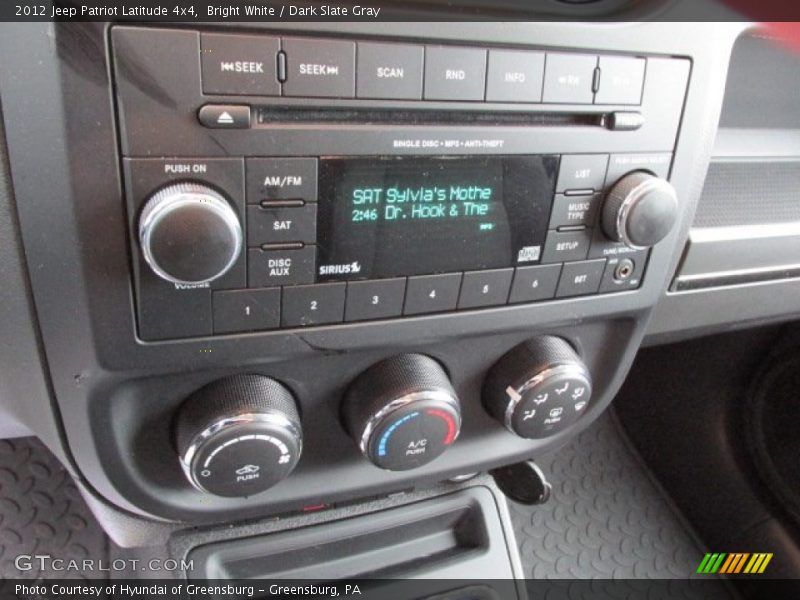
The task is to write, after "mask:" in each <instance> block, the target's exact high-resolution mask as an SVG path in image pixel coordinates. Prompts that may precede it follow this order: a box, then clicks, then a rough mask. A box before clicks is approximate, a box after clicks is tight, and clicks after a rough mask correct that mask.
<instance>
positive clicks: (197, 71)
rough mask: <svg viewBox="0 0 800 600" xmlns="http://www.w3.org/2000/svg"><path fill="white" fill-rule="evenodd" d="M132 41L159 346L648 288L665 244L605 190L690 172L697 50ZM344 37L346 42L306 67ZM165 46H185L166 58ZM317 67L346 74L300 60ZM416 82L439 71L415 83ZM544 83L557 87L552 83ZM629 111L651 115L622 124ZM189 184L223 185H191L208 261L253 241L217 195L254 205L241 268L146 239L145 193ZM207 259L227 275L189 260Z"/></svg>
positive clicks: (140, 264)
mask: <svg viewBox="0 0 800 600" xmlns="http://www.w3.org/2000/svg"><path fill="white" fill-rule="evenodd" d="M311 42H314V43H311ZM112 44H113V50H114V53H115V71H116V78H117V97H118V100H119V107H120V112H119V118H120V127H121V132H122V147H123V154H124V156H125V158H123V166H124V174H125V180H126V192H127V193H126V196H127V205H128V220H129V226H130V231H131V235H130V237H131V240H132V241H133V248H132V250H133V255H134V257H136V258H135V260H134V278H135V289H136V304H137V316H138V318H137V322H138V330H139V337H140V338H141V339H143V340H148V341H149V340H153V341H155V340H170V339H183V338H196V337H207V336H212V335H227V334H239V333H249V332H269V331H274V330H277V329H285V328H296V327H309V326H323V325H335V324H340V323H345V322H360V321H369V320H378V319H393V318H398V317H408V316H413V315H423V314H434V313H436V314H438V313H444V312H449V311H458V310H474V309H487V308H496V307H501V306H507V305H516V304H527V303H531V302H546V301H553V300H557V299H562V298H575V297H585V296H591V295H594V294H598V293H603V294H605V293H612V292H619V291H630V290H635V289H637V288H638V287H639V286H640V285H641V282H642V279H643V277H644V273H645V268H646V264H647V261H648V257H649V249H647V248H636V249H634V248H629V247H627V246H625V245H624V244H621V243H618V242H614V241H612V240H610V239H609V238H608V236H607V235H604V234H603V232H602V231H601V227H600V226H599V223H600V212H601V208H602V204H603V200H604V198H603V195H604V194H605V192H606V191H607V189H608V188H610V187H611V186H612V185H613V184H614V183H616V182H617V181H618V180H619V179H620V178H622V177H623V176H625V175H626V174H628V173H630V172H633V171H637V170H645V171H648V172H650V173H652V174H653V175H656V176H658V177H661V178H665V179H666V178H667V177H668V176H669V171H670V166H671V161H672V150H673V146H674V143H675V136H676V133H677V127H678V123H679V121H680V110H681V105H682V102H683V98H684V94H685V89H686V82H687V78H688V68H689V63H688V61H686V60H683V59H675V58H660V57H644V56H638V57H623V56H616V57H615V56H609V55H603V56H600V55H595V54H592V53H583V54H570V53H563V52H549V51H547V50H546V49H526V50H524V51H523V50H520V49H516V50H512V49H507V48H506V49H504V48H462V47H457V46H436V45H432V44H428V45H424V46H422V45H414V44H405V45H403V44H396V45H394V46H393V47H394V48H395V49H401V50H403V52H400V53H399V54H398V55H397V60H401V59H402V60H405V61H406V62H408V61H411V62H414V64H415V65H416V61H417V58H418V55H419V56H424V57H426V58H432V59H435V60H432V61H430V60H425V61H424V62H423V63H422V71H419V69H416V68H411V66H412V65H411V62H409V64H408V65H405V66H404V65H400V66H397V69H396V70H395V71H391V70H386V69H387V68H388V67H387V66H386V65H388V64H389V63H392V64H393V61H394V59H393V57H392V55H391V53H389V54H386V53H384V54H381V53H378V54H372V55H370V54H365V53H364V52H361V51H359V52H351V49H361V48H362V47H363V48H365V49H372V50H375V48H374V47H373V46H379V48H378V50H380V49H386V48H388V47H389V46H388V45H381V44H372V45H371V44H370V43H367V42H366V41H363V40H362V41H359V40H353V41H347V40H336V41H333V40H327V41H326V40H318V39H312V38H308V39H305V38H302V39H301V38H277V37H274V36H269V35H237V34H225V35H221V34H220V35H213V34H211V35H210V34H205V33H201V32H196V31H190V30H177V29H174V30H170V29H147V28H136V27H115V28H113V30H112ZM326 44H328V45H329V46H330V50H331V52H330V53H329V54H327V55H324V56H316V58H314V57H312V58H314V60H313V61H311V62H308V61H306V62H301V63H297V62H296V61H297V60H299V59H298V58H297V57H301V58H302V57H303V56H305V54H304V53H305V52H306V50H308V48H311V47H313V48H316V49H319V48H324V47H327V46H326ZM220 45H221V46H220ZM166 47H169V52H170V56H172V57H173V58H172V60H171V61H169V62H165V61H163V60H161V57H163V51H164V49H165V48H166ZM209 48H212V49H214V48H216V54H215V55H214V57H211V56H210V55H209V53H208V52H207V50H208V49H209ZM252 52H256V54H257V55H258V56H262V55H264V56H267V57H269V56H271V55H272V54H274V55H275V58H276V61H277V62H275V65H277V67H276V69H277V70H275V71H274V73H273V71H271V70H270V71H269V73H266V74H265V73H262V72H261V71H258V72H255V71H253V72H250V70H248V69H251V67H253V65H255V63H257V62H258V61H256V60H251V59H250V58H248V57H249V56H250V54H251V53H252ZM251 58H252V57H251ZM525 58H527V59H531V58H536V60H532V61H528V62H525V61H524V60H522V59H525ZM378 59H380V60H378ZM467 59H469V60H467ZM512 59H513V60H512ZM259 60H261V59H259ZM376 60H377V63H376ZM402 60H401V62H402ZM215 61H216V62H215ZM336 61H338V63H337V65H333V62H336ZM217 62H218V63H219V64H217ZM394 62H396V61H394ZM267 63H268V64H267ZM311 63H314V64H318V63H319V64H320V65H321V64H323V63H325V64H326V65H327V66H328V67H331V69H330V73H328V72H323V70H321V69H317V70H316V71H314V70H313V69H312V70H311V71H307V72H304V73H300V72H299V71H298V72H297V73H295V70H296V69H300V67H301V66H302V65H304V64H305V65H306V66H307V65H308V64H311ZM328 63H331V64H330V65H328ZM339 63H341V64H339ZM373 63H375V64H373ZM230 65H233V67H230ZM237 65H243V66H241V69H239V70H237ZM264 65H266V66H269V67H270V68H271V67H272V62H271V61H269V60H268V61H266V62H265V63H264ZM281 65H283V67H282V66H281ZM293 65H294V66H293ZM476 65H477V66H476ZM481 65H482V66H481ZM134 66H135V67H136V68H135V69H134V68H133V67H134ZM337 66H338V68H336V69H334V68H333V67H337ZM523 66H524V69H523V68H522V67H523ZM245 67H247V68H246V69H245ZM262 67H263V65H262ZM295 67H296V69H295ZM456 67H458V68H456ZM473 67H474V68H473ZM478 67H480V68H478ZM518 67H519V68H518ZM231 68H232V69H233V70H231ZM253 68H255V67H253ZM326 68H327V67H326ZM226 69H227V70H226ZM242 69H244V70H242ZM379 69H383V70H382V71H380V73H383V74H384V75H386V74H390V73H392V72H393V73H394V76H395V77H401V79H403V78H405V79H403V81H401V82H400V83H402V84H403V85H402V86H401V87H403V89H404V90H406V91H404V92H403V93H402V94H400V93H399V92H398V94H400V95H397V94H395V92H396V91H397V90H398V89H400V88H398V87H397V86H396V85H389V84H387V82H386V81H382V82H380V83H381V84H380V85H377V87H376V86H375V85H372V84H370V83H369V82H370V81H371V80H370V79H369V78H370V77H371V76H372V75H376V74H377V73H378V72H379ZM217 71H219V72H217ZM223 71H224V73H223ZM372 71H375V73H373V72H372ZM418 71H419V72H418ZM440 71H441V72H440ZM462 71H463V72H464V77H465V78H467V79H469V81H467V79H465V80H464V81H467V83H469V82H470V81H472V82H473V83H472V84H470V85H467V84H466V83H465V84H464V85H456V83H454V82H450V84H449V85H448V86H446V87H447V89H448V90H449V92H448V93H447V94H444V93H442V94H439V93H437V92H436V91H435V90H436V89H438V88H437V85H439V83H442V82H445V83H446V81H447V73H448V72H452V73H456V72H458V73H461V72H462ZM629 71H630V72H629ZM141 72H147V73H148V78H149V79H148V81H149V83H148V84H147V85H145V84H143V82H142V81H140V80H139V76H138V73H141ZM293 73H294V75H293ZM476 73H477V74H480V73H483V74H484V75H483V76H481V77H478V75H477V74H476ZM486 73H488V78H487V77H486ZM626 73H627V74H626ZM437 74H438V75H437ZM503 74H505V75H508V77H505V76H504V75H503ZM514 74H516V78H515V77H513V76H512V75H514ZM178 75H180V76H178ZM629 75H631V76H630V77H629ZM295 76H296V77H295ZM411 76H413V78H415V80H416V78H417V77H419V78H420V82H419V86H417V85H416V84H415V85H414V86H413V87H414V91H413V94H412V93H411V92H410V91H409V90H410V89H411V87H412V86H411V83H412V82H411V80H410V79H408V78H409V77H411ZM293 77H294V78H296V81H295V79H293ZM437 77H440V78H444V79H442V81H441V82H439V83H436V82H437V81H439V80H438V79H437ZM498 77H499V79H498ZM531 78H534V79H536V80H537V81H539V84H540V85H541V86H542V87H543V92H542V93H533V92H532V87H531ZM329 80H330V81H329ZM345 80H346V81H345ZM351 80H352V82H353V85H350V83H349V82H350V81H351ZM434 80H435V81H434ZM473 80H474V81H473ZM315 81H316V82H317V83H318V84H319V86H317V87H315V86H314V85H312V83H313V82H315ZM478 81H480V83H481V87H480V90H479V89H478V86H477V83H476V82H478ZM326 82H327V83H326ZM331 82H333V83H331ZM273 83H275V85H273ZM372 83H374V82H372ZM394 83H396V84H398V85H399V83H398V82H397V81H395V82H394ZM328 84H330V85H328ZM334 84H335V85H334ZM442 85H445V84H444V83H442ZM484 85H485V87H483V86H484ZM609 86H611V87H609ZM620 86H622V87H620ZM626 86H627V87H626ZM439 87H441V86H439ZM534 87H535V86H534ZM612 87H613V89H614V90H615V92H614V93H608V90H610V89H612ZM406 88H408V89H406ZM417 88H419V89H417ZM462 88H463V94H462V93H461V92H459V91H458V90H460V89H462ZM467 88H469V89H468V90H467ZM573 88H574V89H573ZM623 88H624V89H623ZM628 88H630V89H628ZM500 89H502V90H503V92H502V93H500V92H499V91H498V90H500ZM336 90H338V91H336ZM626 90H627V92H626ZM323 92H324V93H323ZM334 92H335V93H334ZM623 92H625V93H623ZM408 94H411V96H413V97H407V96H408ZM401 96H402V97H401ZM167 97H168V98H169V99H170V100H169V101H166V98H167ZM615 99H617V100H618V102H617V103H616V104H614V102H615ZM626 115H627V117H626ZM629 117H635V118H634V119H630V118H629ZM626 119H627V122H628V123H633V124H634V126H633V127H621V126H619V124H620V123H623V124H624V123H625V122H626ZM154 122H158V123H159V127H158V128H154V127H153V125H152V124H153V123H154ZM154 156H155V157H164V156H169V157H177V158H152V157H154ZM175 183H182V184H185V183H191V184H195V185H200V186H207V187H206V188H202V189H201V191H202V190H203V189H205V190H206V192H207V195H206V196H203V195H202V194H200V195H195V196H192V197H191V198H189V197H186V196H182V197H174V198H172V199H171V200H170V202H171V203H172V205H171V206H172V207H176V208H175V211H177V210H178V209H179V208H178V207H183V206H184V205H185V204H186V202H189V201H192V202H195V203H196V206H195V208H196V209H197V210H194V209H192V208H191V207H190V209H189V210H188V213H187V214H190V215H191V218H192V219H194V221H195V222H197V223H200V224H202V227H201V226H199V225H198V226H196V227H195V228H194V229H193V230H192V232H191V234H188V233H187V234H186V235H185V236H184V239H183V241H184V242H185V243H187V244H189V245H191V244H195V249H196V251H192V252H191V255H192V256H196V257H202V256H207V255H208V254H209V252H208V251H207V250H208V248H209V247H216V246H219V247H224V248H226V249H227V250H226V252H230V249H229V247H230V239H236V231H233V232H232V233H231V234H230V235H229V236H228V238H226V239H221V238H219V237H218V236H219V233H217V232H218V231H226V232H227V231H228V228H227V225H228V224H227V223H226V224H221V223H219V222H218V216H215V215H212V214H211V213H210V212H209V210H208V208H209V206H210V203H213V198H215V197H216V195H217V194H219V195H222V196H223V197H224V198H226V199H227V201H228V202H229V204H230V207H231V208H232V209H233V210H234V211H235V213H236V215H237V216H238V229H239V231H240V232H241V236H240V239H241V246H240V248H239V252H238V254H234V253H232V252H231V255H230V268H229V269H228V270H227V271H225V272H224V275H221V276H215V277H214V278H207V279H205V280H201V279H197V280H195V281H183V280H180V279H177V280H176V279H175V278H172V279H171V281H170V282H168V281H164V280H163V279H162V278H160V277H158V276H156V275H155V274H154V272H153V271H154V269H153V268H151V267H153V260H152V259H151V260H150V261H149V264H148V261H146V260H145V259H144V258H143V257H142V254H143V247H142V244H145V243H147V242H146V241H145V234H147V236H149V237H148V239H150V238H152V237H153V234H152V232H149V231H143V229H142V227H143V226H142V222H141V216H140V215H141V214H142V209H143V207H144V205H145V203H146V202H147V201H148V200H149V199H150V198H152V197H153V194H155V193H156V192H158V191H159V190H163V189H164V187H165V186H168V185H170V184H175ZM192 189H195V190H197V189H198V188H192ZM215 219H216V221H215ZM176 221H178V224H177V225H176V226H175V228H176V229H178V230H179V235H183V234H181V233H180V220H179V219H178V218H176ZM223 225H225V227H223ZM203 227H204V229H203ZM164 246H165V247H167V248H172V245H171V244H170V241H167V242H165V243H164ZM144 254H148V253H147V252H144ZM226 256H227V255H226ZM198 260H201V259H200V258H198ZM217 262H225V261H217ZM179 266H180V265H179ZM184 267H186V265H184ZM190 267H192V265H190ZM155 271H156V272H158V271H160V269H158V268H155ZM195 271H197V272H202V273H206V272H208V273H211V272H213V271H214V269H205V270H204V269H193V268H183V269H182V270H181V272H195ZM162 273H163V271H162Z"/></svg>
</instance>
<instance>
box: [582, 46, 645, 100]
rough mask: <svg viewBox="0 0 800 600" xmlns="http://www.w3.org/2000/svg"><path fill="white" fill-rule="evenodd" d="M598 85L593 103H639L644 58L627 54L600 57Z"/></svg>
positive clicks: (642, 82) (642, 81)
mask: <svg viewBox="0 0 800 600" xmlns="http://www.w3.org/2000/svg"><path fill="white" fill-rule="evenodd" d="M599 66H600V87H599V89H598V90H597V94H595V97H594V103H595V104H640V103H641V101H642V85H643V84H644V66H645V59H643V58H633V57H627V56H601V57H600V65H599Z"/></svg>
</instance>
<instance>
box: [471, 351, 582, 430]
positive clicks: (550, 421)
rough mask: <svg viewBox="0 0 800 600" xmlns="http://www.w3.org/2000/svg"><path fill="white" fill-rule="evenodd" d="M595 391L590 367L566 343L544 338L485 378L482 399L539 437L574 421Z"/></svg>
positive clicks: (514, 426)
mask: <svg viewBox="0 0 800 600" xmlns="http://www.w3.org/2000/svg"><path fill="white" fill-rule="evenodd" d="M591 395H592V380H591V375H590V374H589V370H588V369H587V368H586V365H584V364H583V361H581V359H580V357H578V355H577V354H576V353H575V350H573V349H572V346H570V345H569V344H568V343H567V342H566V341H564V340H563V339H561V338H558V337H554V336H541V337H537V338H533V339H531V340H528V341H527V342H523V343H522V344H520V345H519V346H516V347H515V348H513V349H512V350H511V351H509V352H508V353H507V354H505V355H504V356H503V357H502V358H501V359H500V360H499V361H498V362H497V364H495V365H494V366H493V367H492V369H491V370H490V371H489V375H488V376H487V378H486V381H485V383H484V387H483V403H484V406H485V407H486V410H487V411H488V412H489V414H491V415H492V416H493V417H494V418H495V419H497V420H498V421H500V422H501V423H502V424H503V425H505V426H506V428H507V429H508V430H509V431H511V432H512V433H515V434H517V435H519V436H521V437H524V438H530V439H539V438H544V437H549V436H551V435H555V434H556V433H559V432H560V431H563V430H564V429H566V428H567V427H569V426H570V425H572V424H573V423H574V422H575V421H577V420H578V418H579V417H580V416H581V415H582V414H583V413H584V412H585V411H586V406H587V405H588V403H589V399H590V397H591Z"/></svg>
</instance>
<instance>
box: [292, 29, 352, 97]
mask: <svg viewBox="0 0 800 600" xmlns="http://www.w3.org/2000/svg"><path fill="white" fill-rule="evenodd" d="M283 51H284V52H285V53H286V81H285V82H284V84H283V95H284V96H306V97H312V98H353V97H354V96H355V92H356V77H355V71H356V45H355V43H353V42H342V41H334V40H318V39H314V40H307V39H300V38H283Z"/></svg>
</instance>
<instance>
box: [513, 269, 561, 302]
mask: <svg viewBox="0 0 800 600" xmlns="http://www.w3.org/2000/svg"><path fill="white" fill-rule="evenodd" d="M559 275H561V265H539V266H535V267H517V269H516V272H515V273H514V283H513V285H512V286H511V295H510V296H509V298H508V302H509V304H518V303H520V302H538V301H539V300H549V299H550V298H554V297H555V295H556V288H557V287H558V277H559Z"/></svg>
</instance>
